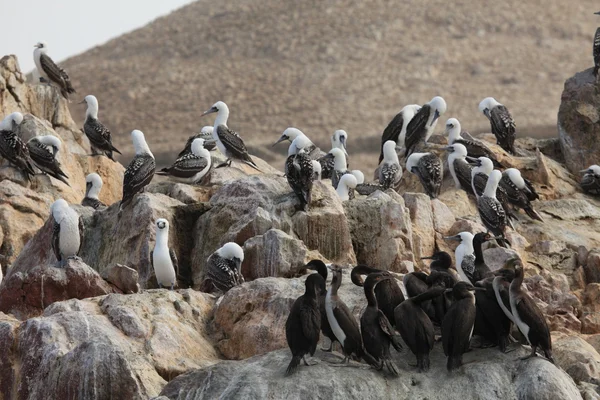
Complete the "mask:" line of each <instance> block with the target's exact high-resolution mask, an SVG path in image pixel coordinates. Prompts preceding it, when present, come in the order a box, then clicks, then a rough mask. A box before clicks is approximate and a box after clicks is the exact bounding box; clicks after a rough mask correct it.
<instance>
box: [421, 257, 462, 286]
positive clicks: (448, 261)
mask: <svg viewBox="0 0 600 400" xmlns="http://www.w3.org/2000/svg"><path fill="white" fill-rule="evenodd" d="M421 260H433V261H431V264H429V270H430V271H442V272H447V273H449V274H451V275H455V273H456V272H455V271H453V270H452V257H451V256H450V254H448V253H446V252H445V251H436V252H435V253H433V255H432V256H431V257H421ZM457 280H458V278H457Z"/></svg>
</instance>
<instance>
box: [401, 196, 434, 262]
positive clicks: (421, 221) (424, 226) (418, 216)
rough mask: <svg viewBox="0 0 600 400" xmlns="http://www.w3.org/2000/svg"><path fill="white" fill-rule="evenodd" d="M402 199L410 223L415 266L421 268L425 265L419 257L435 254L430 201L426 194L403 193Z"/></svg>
mask: <svg viewBox="0 0 600 400" xmlns="http://www.w3.org/2000/svg"><path fill="white" fill-rule="evenodd" d="M403 197H404V203H405V204H406V207H407V208H408V210H409V211H410V220H411V222H412V239H413V240H412V251H413V253H414V258H415V261H416V264H417V265H418V266H420V267H421V268H422V267H424V266H425V265H426V263H424V262H423V261H422V260H421V257H428V256H430V255H432V254H433V253H434V252H435V226H434V222H433V221H434V219H433V212H432V206H431V200H430V198H429V196H427V195H426V194H420V193H419V194H417V193H404V196H403Z"/></svg>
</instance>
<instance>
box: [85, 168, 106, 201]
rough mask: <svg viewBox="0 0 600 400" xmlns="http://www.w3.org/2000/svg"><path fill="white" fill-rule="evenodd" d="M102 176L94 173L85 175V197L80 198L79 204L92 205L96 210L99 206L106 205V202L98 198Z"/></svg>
mask: <svg viewBox="0 0 600 400" xmlns="http://www.w3.org/2000/svg"><path fill="white" fill-rule="evenodd" d="M102 185H103V182H102V178H101V177H100V175H98V174H96V173H91V174H88V176H86V177H85V197H84V198H83V200H81V205H82V206H85V207H92V208H93V209H94V210H97V209H98V208H100V207H106V204H104V203H103V202H101V201H100V199H98V195H99V194H100V190H102Z"/></svg>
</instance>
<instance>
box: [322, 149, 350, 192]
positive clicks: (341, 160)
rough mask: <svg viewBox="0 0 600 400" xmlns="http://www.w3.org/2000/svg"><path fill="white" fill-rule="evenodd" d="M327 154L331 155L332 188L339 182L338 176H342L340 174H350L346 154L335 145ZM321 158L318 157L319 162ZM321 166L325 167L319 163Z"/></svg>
mask: <svg viewBox="0 0 600 400" xmlns="http://www.w3.org/2000/svg"><path fill="white" fill-rule="evenodd" d="M329 154H330V155H331V157H333V171H331V184H332V185H333V187H334V188H336V189H337V187H338V183H339V182H340V178H341V177H342V175H345V174H350V171H349V170H348V163H347V162H346V154H344V151H343V150H341V149H338V148H337V147H335V148H333V149H331V150H330V151H329ZM322 159H323V158H321V159H319V162H321V160H322ZM321 167H322V168H323V169H326V168H327V166H326V164H323V163H321Z"/></svg>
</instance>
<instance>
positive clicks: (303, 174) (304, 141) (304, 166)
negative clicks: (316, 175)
mask: <svg viewBox="0 0 600 400" xmlns="http://www.w3.org/2000/svg"><path fill="white" fill-rule="evenodd" d="M309 143H310V140H309V139H308V138H307V137H306V136H298V137H297V138H296V139H294V140H293V141H292V144H290V148H289V150H288V158H287V159H286V161H285V176H286V178H287V181H288V184H289V185H290V187H291V188H292V190H293V191H294V193H295V194H296V197H298V200H300V207H299V208H300V209H301V210H304V211H306V210H308V208H309V207H310V201H311V193H312V186H313V163H312V160H311V159H310V157H309V156H308V154H307V153H306V150H305V149H306V146H307V145H308V144H309Z"/></svg>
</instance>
